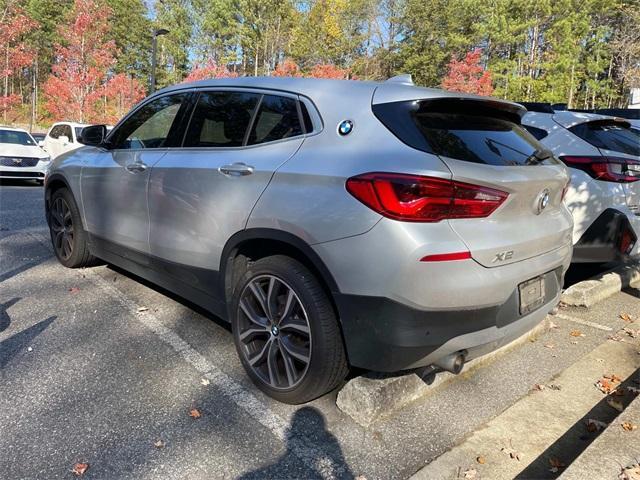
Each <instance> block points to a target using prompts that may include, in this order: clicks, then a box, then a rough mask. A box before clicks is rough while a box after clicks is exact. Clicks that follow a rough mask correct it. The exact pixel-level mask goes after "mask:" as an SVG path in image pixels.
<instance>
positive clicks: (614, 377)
mask: <svg viewBox="0 0 640 480" xmlns="http://www.w3.org/2000/svg"><path fill="white" fill-rule="evenodd" d="M603 378H606V379H607V380H611V381H612V382H613V383H620V382H621V381H622V379H621V378H620V377H619V376H618V375H616V374H615V373H612V374H610V375H603Z"/></svg>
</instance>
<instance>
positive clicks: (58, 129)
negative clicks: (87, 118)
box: [49, 125, 62, 138]
mask: <svg viewBox="0 0 640 480" xmlns="http://www.w3.org/2000/svg"><path fill="white" fill-rule="evenodd" d="M60 135H62V125H56V126H55V127H53V128H52V129H51V132H50V133H49V136H50V137H51V138H58V137H59V136H60Z"/></svg>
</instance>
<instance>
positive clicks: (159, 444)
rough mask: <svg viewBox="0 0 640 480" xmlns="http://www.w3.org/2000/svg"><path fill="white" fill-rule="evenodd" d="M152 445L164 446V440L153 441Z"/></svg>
mask: <svg viewBox="0 0 640 480" xmlns="http://www.w3.org/2000/svg"><path fill="white" fill-rule="evenodd" d="M153 446H154V447H156V448H162V447H164V442H163V441H162V440H158V441H156V442H154V443H153Z"/></svg>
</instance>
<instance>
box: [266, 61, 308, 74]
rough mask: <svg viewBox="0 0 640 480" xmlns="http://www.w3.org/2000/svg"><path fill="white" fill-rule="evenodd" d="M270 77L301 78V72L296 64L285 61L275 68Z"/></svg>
mask: <svg viewBox="0 0 640 480" xmlns="http://www.w3.org/2000/svg"><path fill="white" fill-rule="evenodd" d="M271 75H272V76H274V77H301V76H302V72H301V71H300V67H299V66H298V64H297V63H296V62H294V61H293V60H289V59H285V60H284V61H282V62H280V63H279V64H278V65H277V66H276V68H275V70H274V71H273V72H272V73H271Z"/></svg>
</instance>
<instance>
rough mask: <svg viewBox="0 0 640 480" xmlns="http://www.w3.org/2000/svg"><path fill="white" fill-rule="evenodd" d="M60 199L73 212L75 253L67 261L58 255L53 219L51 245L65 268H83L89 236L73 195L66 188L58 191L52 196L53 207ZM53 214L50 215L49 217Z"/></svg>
mask: <svg viewBox="0 0 640 480" xmlns="http://www.w3.org/2000/svg"><path fill="white" fill-rule="evenodd" d="M58 198H62V199H63V200H64V201H65V202H66V203H67V205H68V206H69V210H70V211H71V221H72V222H73V252H72V253H71V256H70V257H69V258H67V259H66V260H65V259H64V258H62V257H61V256H60V255H59V254H58V250H57V249H56V248H55V240H54V236H53V231H52V230H51V219H50V218H49V219H48V221H49V235H50V237H51V245H52V246H53V252H54V254H55V256H56V258H57V259H58V261H59V262H60V263H61V264H62V265H64V266H65V267H69V268H74V267H77V266H81V265H82V264H83V263H84V262H83V261H84V260H85V258H86V253H85V252H86V249H87V248H88V246H87V234H86V232H85V231H84V229H83V228H82V219H81V218H80V210H79V209H78V206H77V205H76V202H75V200H74V199H73V195H71V192H69V190H67V189H66V188H61V189H60V190H56V191H55V192H53V195H51V205H52V206H53V204H54V203H55V201H56V200H57V199H58ZM50 215H51V213H49V216H50Z"/></svg>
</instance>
